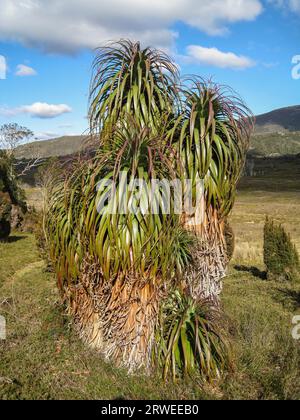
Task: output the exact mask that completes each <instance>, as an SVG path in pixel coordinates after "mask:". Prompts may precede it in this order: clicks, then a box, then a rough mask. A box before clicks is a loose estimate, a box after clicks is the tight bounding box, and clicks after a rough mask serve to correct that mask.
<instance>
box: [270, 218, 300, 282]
mask: <svg viewBox="0 0 300 420" xmlns="http://www.w3.org/2000/svg"><path fill="white" fill-rule="evenodd" d="M264 262H265V265H266V268H267V274H268V278H269V279H270V280H279V281H292V280H294V279H295V278H298V275H299V255H298V252H297V249H296V246H295V245H294V244H293V243H292V241H291V238H290V236H289V235H288V234H287V233H286V231H285V230H284V227H283V226H282V225H278V224H276V223H275V222H274V220H271V219H269V218H268V217H267V219H266V223H265V228H264Z"/></svg>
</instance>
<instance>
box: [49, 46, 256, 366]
mask: <svg viewBox="0 0 300 420" xmlns="http://www.w3.org/2000/svg"><path fill="white" fill-rule="evenodd" d="M236 103H237V102H236V101H231V100H228V98H227V97H226V96H224V95H223V94H222V93H220V92H219V91H218V89H217V88H216V87H215V86H212V85H207V84H205V83H203V82H201V83H196V85H195V86H194V87H193V86H190V85H189V86H188V88H184V89H183V88H182V84H181V83H180V80H179V73H178V70H177V68H176V66H175V65H174V64H173V63H172V61H171V60H170V59H169V58H168V57H167V56H166V55H165V54H164V53H161V52H159V51H157V50H154V49H150V48H146V49H142V48H141V46H140V44H139V43H132V42H130V41H120V42H119V43H117V44H114V45H110V46H108V47H105V48H102V49H100V50H99V52H98V54H97V57H96V59H95V63H94V75H93V79H92V85H91V99H90V113H89V115H90V127H91V135H92V136H93V137H94V139H96V144H97V147H96V151H95V154H94V155H93V157H92V158H89V159H87V160H84V161H82V160H78V162H77V163H76V164H74V168H73V169H72V171H71V172H70V173H69V174H68V176H67V177H66V180H65V181H64V180H63V179H62V178H61V177H59V176H58V177H57V179H54V180H53V182H52V183H51V191H50V193H49V194H48V197H50V200H49V202H48V204H47V214H46V217H45V220H46V226H45V229H46V232H47V243H48V245H49V251H50V256H51V260H52V262H53V265H54V267H55V270H56V274H57V279H58V286H59V289H60V291H61V294H62V297H63V299H64V300H65V303H66V305H67V307H68V309H69V312H70V313H71V314H72V316H73V317H74V320H75V324H76V326H77V329H78V331H79V333H80V335H81V337H82V338H83V339H84V340H85V341H86V342H87V343H88V344H89V345H91V346H93V347H94V348H96V349H97V350H99V351H100V352H102V354H104V355H105V356H106V357H107V358H108V359H109V360H113V361H115V363H116V364H117V365H119V366H124V367H126V368H127V369H128V370H129V371H134V370H136V369H138V368H140V367H144V368H146V369H147V370H149V369H150V366H151V361H152V352H153V349H154V348H155V342H156V340H155V337H156V334H157V329H158V326H159V320H160V319H161V308H162V307H163V305H162V304H163V303H164V302H166V301H167V300H168V298H169V295H170V293H171V292H172V291H173V290H174V289H178V290H180V293H183V294H184V295H187V294H188V295H190V297H191V298H192V299H193V300H194V302H195V305H196V307H197V305H199V299H200V298H201V299H202V297H207V296H210V297H216V295H217V293H215V290H214V287H215V282H219V277H220V276H221V275H223V271H222V272H220V269H219V265H220V262H219V261H218V260H217V259H215V258H216V255H217V257H218V258H223V253H224V252H226V245H224V228H223V226H224V223H225V220H226V217H227V215H228V214H229V212H230V210H231V208H232V205H233V199H234V190H235V186H236V182H237V180H238V177H239V175H240V171H241V168H242V165H243V162H244V155H245V150H246V143H247V140H248V136H249V132H248V130H247V129H246V127H247V119H246V118H247V117H246V114H245V113H244V111H243V110H244V108H243V104H241V103H239V102H238V103H237V105H238V106H236ZM234 105H235V106H234ZM64 176H65V175H64ZM186 177H188V178H189V179H192V180H193V185H194V184H195V182H194V181H195V180H196V179H198V178H199V179H201V178H203V179H204V184H205V195H204V196H203V198H202V199H201V202H199V203H198V202H196V203H195V204H196V209H197V208H198V211H196V213H197V214H199V208H201V209H203V210H202V211H203V214H205V217H204V219H203V220H202V222H201V224H200V225H199V224H198V223H197V222H196V221H195V220H196V218H195V216H191V215H189V216H187V215H185V214H184V215H178V214H176V212H175V211H174V207H175V204H174V200H175V199H174V197H170V203H169V211H166V208H165V202H164V200H157V202H156V198H157V196H155V199H154V204H155V206H154V208H155V211H153V197H152V196H151V198H149V194H148V191H149V188H148V189H147V188H144V189H143V188H142V189H139V191H138V194H137V191H136V190H137V188H136V186H135V181H136V179H138V180H139V182H141V181H142V184H143V186H144V187H145V186H146V187H147V186H148V187H149V186H150V184H151V183H152V181H153V180H168V181H172V180H173V179H175V178H179V179H182V180H183V179H184V178H186ZM193 193H194V192H193ZM112 196H113V197H114V200H111V197H112ZM201 206H202V207H201ZM133 208H134V209H135V210H134V211H128V209H131V210H132V209H133ZM120 209H121V211H120ZM124 209H127V211H124ZM194 219H195V220H194ZM205 247H206V248H205ZM203 249H205V251H204V252H206V254H205V258H204V260H203V261H202V254H201V252H203ZM219 249H220V251H219ZM199 250H200V251H201V252H200V251H199ZM218 253H219V254H220V255H219V254H218ZM195 255H196V257H195ZM199 264H201V268H200V269H199V266H198V265H199ZM203 265H205V266H206V267H205V269H203V268H202V266H203ZM225 265H226V258H225V257H224V261H223V260H222V270H223V269H224V270H225ZM215 272H217V275H215ZM197 282H198V283H199V285H200V286H201V287H200V286H199V285H198V286H199V287H198V286H197V284H196V283H197ZM205 287H206V289H211V290H213V291H212V292H211V291H210V290H208V292H205V293H203V288H205ZM183 301H184V302H185V301H186V302H188V305H189V306H191V301H190V299H183ZM193 308H194V306H193ZM175 313H176V311H175ZM180 313H181V312H180ZM183 313H185V312H184V311H183ZM197 313H198V312H197ZM197 319H198V318H197ZM197 319H196V325H197V328H198V327H199V328H200V326H199V325H200V324H199V323H198V321H197ZM184 322H185V321H184ZM175 324H176V321H175ZM182 325H185V324H184V323H183V324H182ZM191 331H192V330H191ZM204 336H206V333H205V332H204ZM204 344H205V343H204ZM205 346H206V347H205V348H206V351H208V350H209V349H210V345H205ZM222 348H223V347H222ZM200 353H201V347H199V346H198V350H197V352H196V356H195V357H196V358H197V355H199V354H200ZM166 357H169V356H166ZM207 357H208V358H209V357H210V355H209V353H207ZM220 360H221V359H220ZM195 365H197V366H201V363H200V364H197V363H195ZM215 371H218V369H217V368H216V369H215Z"/></svg>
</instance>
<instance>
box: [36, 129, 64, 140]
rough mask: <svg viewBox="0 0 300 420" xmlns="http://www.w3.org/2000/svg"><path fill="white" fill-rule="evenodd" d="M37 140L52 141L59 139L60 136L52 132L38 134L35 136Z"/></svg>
mask: <svg viewBox="0 0 300 420" xmlns="http://www.w3.org/2000/svg"><path fill="white" fill-rule="evenodd" d="M34 137H35V140H50V139H54V138H56V137H59V134H57V133H54V132H52V131H46V132H36V133H35V134H34Z"/></svg>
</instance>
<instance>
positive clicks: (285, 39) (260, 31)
mask: <svg viewBox="0 0 300 420" xmlns="http://www.w3.org/2000/svg"><path fill="white" fill-rule="evenodd" d="M2 3H3V5H2ZM1 8H2V11H1V15H0V56H2V57H4V58H5V63H6V65H7V69H6V70H7V71H6V78H5V79H1V61H0V125H1V124H3V123H6V122H12V121H14V122H17V123H19V124H23V125H26V126H27V127H29V128H30V129H32V130H33V131H34V132H35V134H36V137H37V138H41V139H44V138H49V137H56V136H58V135H64V134H80V133H82V132H83V131H84V130H85V129H87V127H88V123H87V120H86V114H87V106H88V91H89V82H90V76H91V65H92V60H93V48H95V47H96V46H97V45H101V44H103V43H104V42H105V41H106V40H108V39H119V38H120V37H131V38H134V39H140V40H142V42H143V43H144V44H151V45H154V46H158V47H161V48H164V49H165V50H167V51H168V52H169V53H170V54H171V55H172V56H173V57H174V59H175V60H176V61H177V62H178V64H179V65H180V68H181V72H182V73H183V74H191V73H193V74H199V75H201V76H204V77H211V76H212V77H213V79H214V81H216V82H218V83H221V84H228V85H230V86H231V87H232V88H233V89H234V90H236V91H237V92H238V93H240V94H241V96H242V97H243V98H244V99H245V101H246V102H247V103H248V105H249V106H250V107H251V109H252V110H253V112H254V113H256V114H259V113H263V112H267V111H270V110H272V109H275V108H280V107H284V106H289V105H296V104H300V79H295V78H293V77H292V67H293V65H292V58H293V57H294V56H297V55H298V56H300V43H299V40H300V25H299V23H300V0H265V1H263V0H207V1H206V0H202V1H199V0H172V1H170V0H152V1H151V2H149V3H148V2H147V1H146V0H110V1H107V0H65V1H63V0H60V1H58V0H52V1H51V2H49V1H48V0H47V1H46V0H2V1H1ZM299 61H300V58H299ZM2 67H3V59H2ZM2 73H3V68H2ZM299 74H300V71H299ZM2 77H3V74H2Z"/></svg>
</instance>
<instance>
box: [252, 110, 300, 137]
mask: <svg viewBox="0 0 300 420" xmlns="http://www.w3.org/2000/svg"><path fill="white" fill-rule="evenodd" d="M286 131H300V105H296V106H290V107H287V108H280V109H276V110H274V111H271V112H268V113H267V114H262V115H258V116H257V117H256V132H257V133H260V132H262V133H267V132H269V133H274V132H286Z"/></svg>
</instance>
